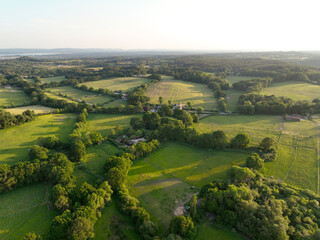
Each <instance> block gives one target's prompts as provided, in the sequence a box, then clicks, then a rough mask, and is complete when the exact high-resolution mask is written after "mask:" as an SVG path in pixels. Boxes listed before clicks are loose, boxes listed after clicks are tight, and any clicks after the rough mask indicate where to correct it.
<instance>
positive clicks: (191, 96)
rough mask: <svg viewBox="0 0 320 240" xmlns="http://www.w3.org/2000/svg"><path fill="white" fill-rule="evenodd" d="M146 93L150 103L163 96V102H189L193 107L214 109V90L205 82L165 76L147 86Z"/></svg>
mask: <svg viewBox="0 0 320 240" xmlns="http://www.w3.org/2000/svg"><path fill="white" fill-rule="evenodd" d="M146 95H147V96H149V97H150V99H151V101H150V102H151V103H155V104H156V103H159V97H163V99H164V102H165V103H168V100H171V101H172V103H181V104H187V102H191V104H192V106H193V107H202V108H204V109H205V110H215V109H216V108H217V101H216V99H215V98H214V92H213V91H212V89H209V88H208V86H207V85H205V84H199V83H192V82H185V81H180V80H174V79H173V77H167V78H165V79H164V80H161V81H160V82H159V83H156V84H153V85H152V86H150V87H148V89H147V91H146Z"/></svg>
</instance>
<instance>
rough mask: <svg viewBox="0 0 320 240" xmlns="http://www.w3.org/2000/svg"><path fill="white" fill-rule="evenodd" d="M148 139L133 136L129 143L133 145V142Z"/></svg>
mask: <svg viewBox="0 0 320 240" xmlns="http://www.w3.org/2000/svg"><path fill="white" fill-rule="evenodd" d="M145 141H147V139H145V138H133V139H131V140H130V141H129V143H128V145H129V146H131V145H133V144H137V143H138V142H145Z"/></svg>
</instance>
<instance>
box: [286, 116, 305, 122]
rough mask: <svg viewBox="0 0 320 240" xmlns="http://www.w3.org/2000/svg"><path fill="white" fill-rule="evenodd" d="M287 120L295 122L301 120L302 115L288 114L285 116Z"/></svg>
mask: <svg viewBox="0 0 320 240" xmlns="http://www.w3.org/2000/svg"><path fill="white" fill-rule="evenodd" d="M285 119H286V121H294V122H300V121H301V117H300V116H297V115H287V116H286V117H285Z"/></svg>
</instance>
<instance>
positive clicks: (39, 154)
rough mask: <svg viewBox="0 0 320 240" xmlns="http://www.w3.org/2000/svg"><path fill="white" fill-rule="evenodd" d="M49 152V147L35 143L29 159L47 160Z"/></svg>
mask: <svg viewBox="0 0 320 240" xmlns="http://www.w3.org/2000/svg"><path fill="white" fill-rule="evenodd" d="M48 153H49V150H48V149H46V148H44V147H41V146H39V145H34V146H32V148H31V150H30V152H29V159H30V160H31V161H33V160H35V159H39V160H46V159H48Z"/></svg>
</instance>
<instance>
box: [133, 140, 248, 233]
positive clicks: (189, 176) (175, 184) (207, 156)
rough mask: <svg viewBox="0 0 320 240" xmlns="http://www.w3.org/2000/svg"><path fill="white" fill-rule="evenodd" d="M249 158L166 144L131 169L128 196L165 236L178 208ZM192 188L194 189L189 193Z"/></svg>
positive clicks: (236, 154)
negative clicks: (201, 188)
mask: <svg viewBox="0 0 320 240" xmlns="http://www.w3.org/2000/svg"><path fill="white" fill-rule="evenodd" d="M247 156H248V154H244V153H238V152H222V151H212V150H211V151H210V150H207V149H199V148H195V147H192V146H189V145H183V144H178V143H173V142H171V143H166V144H164V145H163V146H162V147H161V148H160V149H159V150H157V151H156V152H154V153H152V154H151V155H149V156H147V157H145V158H143V159H142V160H138V161H136V162H135V163H134V164H133V166H132V167H131V169H130V172H129V177H128V182H127V184H128V186H129V189H130V194H131V195H133V196H135V197H137V198H138V199H139V200H140V202H141V204H142V206H143V207H144V208H146V210H147V211H148V212H149V213H150V214H151V216H152V218H153V219H154V220H156V221H157V222H159V223H160V232H161V233H165V232H166V230H167V227H168V224H169V222H170V219H171V218H172V217H173V216H174V212H175V211H176V210H177V208H178V207H181V206H183V204H184V203H185V202H186V201H188V200H189V199H190V197H191V196H192V194H193V193H195V192H197V191H199V188H200V187H202V186H203V185H204V184H206V183H208V182H210V181H212V180H213V179H217V178H224V177H226V173H227V170H228V169H229V168H230V167H231V166H232V165H242V164H243V163H244V161H245V159H246V158H247ZM191 186H196V188H195V189H192V188H191Z"/></svg>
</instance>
